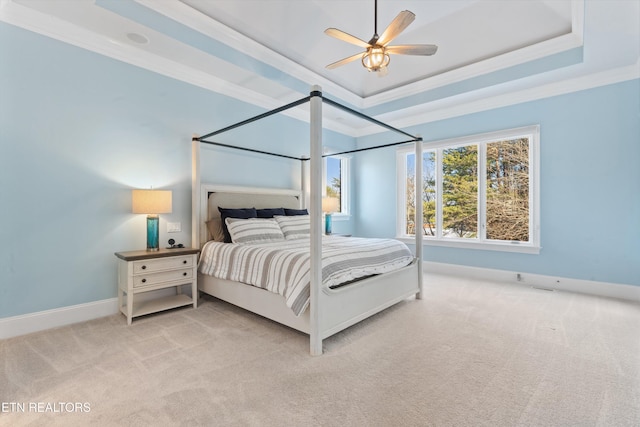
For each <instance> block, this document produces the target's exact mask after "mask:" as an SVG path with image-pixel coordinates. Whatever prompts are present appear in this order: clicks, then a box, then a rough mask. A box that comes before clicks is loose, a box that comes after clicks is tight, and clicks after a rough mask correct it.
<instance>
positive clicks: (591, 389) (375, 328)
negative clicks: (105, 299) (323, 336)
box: [0, 275, 640, 427]
mask: <svg viewBox="0 0 640 427" xmlns="http://www.w3.org/2000/svg"><path fill="white" fill-rule="evenodd" d="M425 283H426V284H427V290H426V298H425V299H424V300H422V301H416V300H413V299H412V300H407V301H405V302H402V303H400V304H398V305H396V306H394V307H392V308H390V309H388V310H386V311H385V312H383V313H381V314H379V315H377V316H375V317H373V318H371V319H369V320H367V321H365V322H362V323H360V324H358V325H356V326H354V327H352V328H350V329H348V330H346V331H344V332H342V333H340V334H338V335H336V336H334V337H332V338H330V339H328V340H326V341H325V354H324V355H323V356H321V357H311V356H309V354H308V340H307V337H306V336H305V335H303V334H300V333H298V332H295V331H292V330H290V329H287V328H285V327H282V326H280V325H277V324H274V323H272V322H270V321H267V320H264V319H262V318H259V317H257V316H255V315H252V314H250V313H247V312H245V311H242V310H240V309H237V308H235V307H232V306H230V305H228V304H225V303H222V302H220V301H217V300H212V299H204V300H203V301H202V304H201V306H200V307H199V308H198V309H196V310H193V309H179V310H175V311H171V312H166V313H163V314H158V315H153V316H149V317H146V318H142V319H139V320H135V321H134V324H133V325H132V326H130V327H127V326H126V321H125V318H124V316H122V315H114V316H110V317H107V318H104V319H99V320H95V321H90V322H86V323H81V324H76V325H72V326H68V327H63V328H58V329H55V330H50V331H46V332H42V333H36V334H31V335H28V336H24V337H18V338H13V339H9V340H4V341H0V363H1V364H0V405H2V406H0V425H11V426H23V425H33V426H42V425H46V426H56V425H60V426H73V425H80V426H85V425H98V426H100V425H105V426H110V425H114V426H121V425H124V426H127V425H130V426H146V425H149V426H162V425H185V426H187V425H188V426H191V425H208V426H216V425H219V426H304V425H317V426H636V427H637V426H640V306H639V305H638V304H633V303H630V302H624V301H617V300H609V299H603V298H597V297H592V296H585V295H577V294H569V293H562V292H549V291H543V290H535V289H532V288H529V287H524V286H518V285H509V284H495V283H487V282H480V281H471V280H461V279H454V278H450V277H443V276H430V275H427V276H426V282H425ZM52 411H56V412H52Z"/></svg>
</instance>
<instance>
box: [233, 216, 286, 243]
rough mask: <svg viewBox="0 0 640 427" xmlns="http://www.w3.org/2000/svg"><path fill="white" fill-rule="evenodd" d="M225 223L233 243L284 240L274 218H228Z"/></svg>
mask: <svg viewBox="0 0 640 427" xmlns="http://www.w3.org/2000/svg"><path fill="white" fill-rule="evenodd" d="M225 223H226V224H227V229H228V230H229V234H230V235H231V241H232V242H233V243H265V242H280V241H283V240H284V234H282V230H281V229H280V226H279V225H278V222H277V221H276V220H275V219H273V218H249V219H237V218H227V219H226V220H225Z"/></svg>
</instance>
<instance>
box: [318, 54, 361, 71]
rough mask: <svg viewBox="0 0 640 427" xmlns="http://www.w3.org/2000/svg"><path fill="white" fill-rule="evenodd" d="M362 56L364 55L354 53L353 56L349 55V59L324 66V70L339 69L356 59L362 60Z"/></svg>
mask: <svg viewBox="0 0 640 427" xmlns="http://www.w3.org/2000/svg"><path fill="white" fill-rule="evenodd" d="M362 55H364V52H360V53H356V54H355V55H351V56H349V57H346V58H344V59H341V60H340V61H336V62H334V63H332V64H329V65H327V66H326V68H328V69H330V70H332V69H334V68H337V67H339V66H341V65H344V64H348V63H349V62H351V61H355V60H356V59H360V58H362Z"/></svg>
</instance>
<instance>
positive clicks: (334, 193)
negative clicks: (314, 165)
mask: <svg viewBox="0 0 640 427" xmlns="http://www.w3.org/2000/svg"><path fill="white" fill-rule="evenodd" d="M348 171H349V158H348V157H325V158H324V173H323V175H324V182H325V194H323V195H325V196H329V197H335V198H337V199H338V200H339V201H340V204H339V206H340V207H339V209H338V212H336V214H337V215H348V214H349V202H348V200H349V198H348V196H349V185H348V184H349V174H348Z"/></svg>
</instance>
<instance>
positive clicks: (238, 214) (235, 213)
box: [218, 207, 258, 243]
mask: <svg viewBox="0 0 640 427" xmlns="http://www.w3.org/2000/svg"><path fill="white" fill-rule="evenodd" d="M218 210H219V211H220V218H221V219H222V233H223V234H224V242H225V243H231V234H229V230H228V229H227V223H226V222H225V219H227V218H240V219H248V218H257V217H258V213H257V212H256V208H244V209H230V208H221V207H218Z"/></svg>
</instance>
